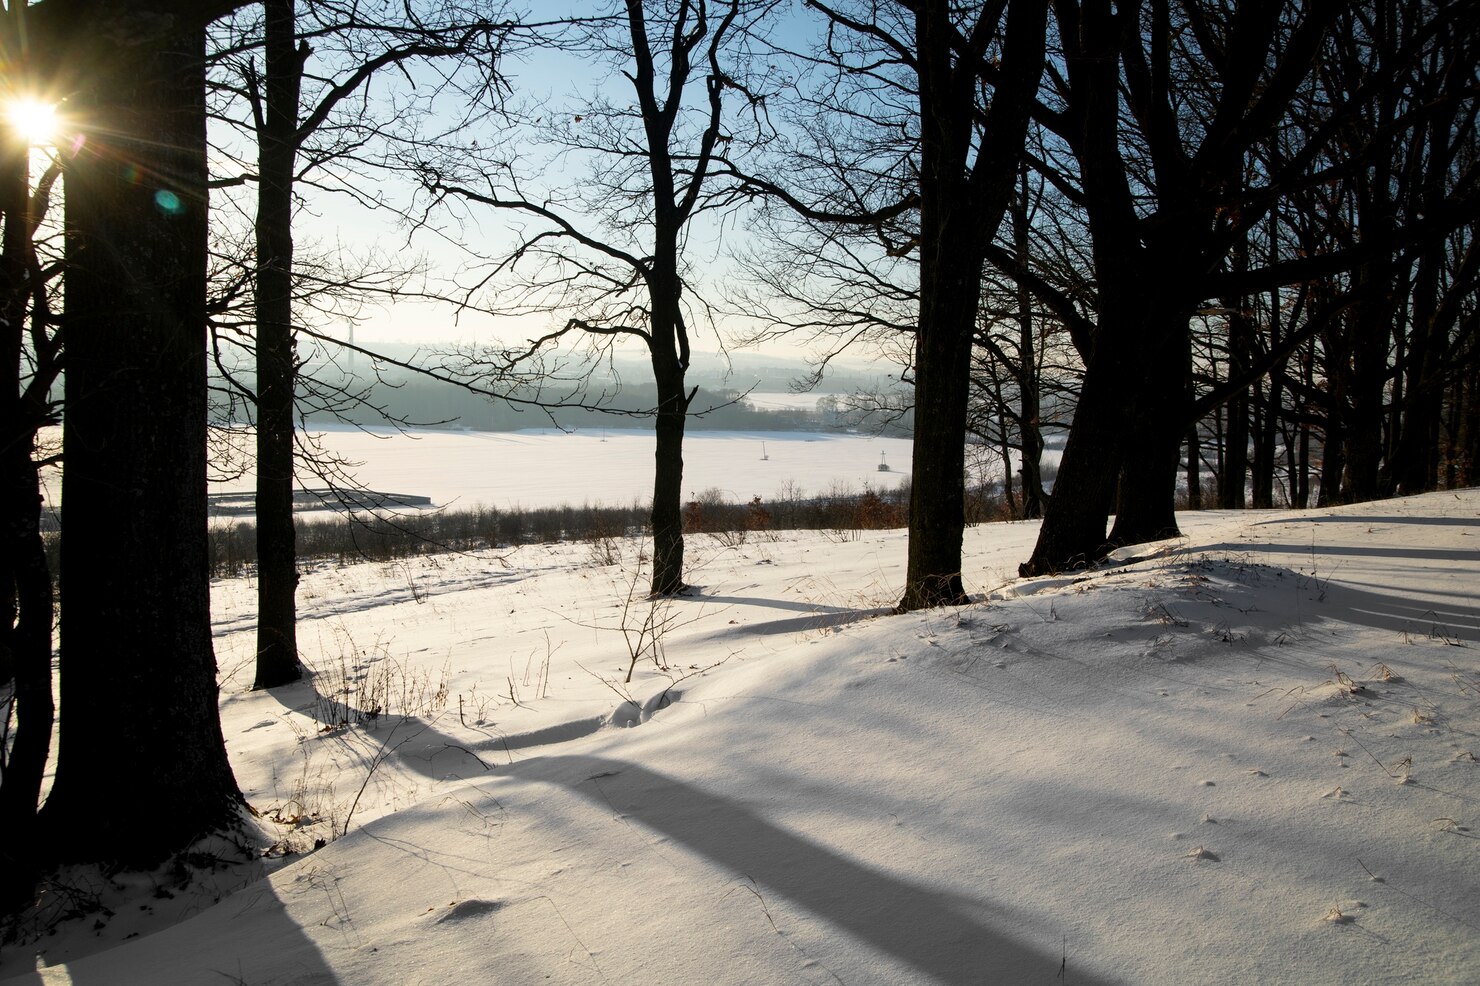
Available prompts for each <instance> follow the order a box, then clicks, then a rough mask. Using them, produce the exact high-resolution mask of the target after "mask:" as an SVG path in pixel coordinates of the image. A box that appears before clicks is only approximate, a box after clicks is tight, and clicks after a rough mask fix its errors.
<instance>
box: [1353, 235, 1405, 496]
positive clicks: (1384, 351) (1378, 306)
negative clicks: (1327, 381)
mask: <svg viewBox="0 0 1480 986" xmlns="http://www.w3.org/2000/svg"><path fill="white" fill-rule="evenodd" d="M1387 267H1388V264H1387V262H1386V261H1377V262H1375V263H1373V264H1370V265H1368V266H1367V267H1365V268H1364V269H1363V271H1362V273H1361V275H1360V285H1361V288H1359V290H1365V291H1366V292H1367V295H1368V297H1367V300H1365V301H1364V302H1362V303H1361V304H1360V305H1359V306H1358V308H1357V311H1356V312H1355V316H1354V318H1353V320H1352V322H1351V323H1350V324H1351V325H1352V332H1353V339H1352V345H1351V372H1350V375H1349V377H1348V380H1347V397H1348V400H1349V403H1348V404H1347V405H1346V406H1345V408H1344V409H1341V410H1342V411H1343V421H1342V435H1343V450H1342V451H1343V453H1344V455H1343V458H1344V460H1345V463H1344V464H1345V469H1344V472H1343V473H1342V480H1341V499H1342V501H1343V502H1347V503H1361V502H1364V501H1367V500H1375V499H1377V498H1378V497H1379V496H1380V495H1381V487H1380V485H1379V482H1378V479H1379V475H1380V470H1381V468H1382V462H1383V428H1382V425H1383V405H1384V403H1385V393H1384V388H1385V384H1386V382H1387V373H1388V347H1389V343H1390V342H1391V331H1390V328H1389V326H1390V325H1391V319H1392V315H1393V311H1392V304H1391V301H1390V299H1389V292H1388V286H1389V284H1390V283H1391V277H1390V276H1389V272H1388V270H1387Z"/></svg>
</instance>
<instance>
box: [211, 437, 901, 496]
mask: <svg viewBox="0 0 1480 986" xmlns="http://www.w3.org/2000/svg"><path fill="white" fill-rule="evenodd" d="M315 434H316V435H317V436H318V437H319V440H320V441H321V443H322V444H323V446H324V447H325V448H326V449H327V450H328V451H330V452H332V453H333V454H335V455H337V456H339V457H341V458H343V459H345V460H346V461H348V462H352V463H358V465H356V466H355V467H354V468H353V470H352V472H353V475H354V476H355V478H356V479H357V480H358V481H359V482H360V483H361V484H362V485H364V486H366V487H369V488H370V489H374V490H382V491H387V492H395V493H409V494H415V495H420V496H429V497H431V498H432V502H433V503H434V504H435V505H436V506H439V507H442V506H448V505H453V504H455V505H457V506H463V507H468V506H474V505H484V506H492V507H498V508H500V509H504V508H509V507H547V506H560V505H564V504H570V505H573V506H579V505H582V504H588V503H589V504H593V505H594V504H598V503H600V504H606V505H625V504H629V503H632V502H634V501H641V502H643V503H646V502H647V501H648V500H649V499H650V498H651V496H652V484H653V451H654V438H653V434H652V433H651V432H650V431H645V430H636V429H631V430H628V429H623V430H609V431H606V432H601V431H576V432H562V431H559V430H556V429H533V430H528V431H517V432H478V431H443V430H430V429H428V430H412V431H408V432H405V433H398V432H395V431H392V430H386V429H376V430H370V431H361V430H358V429H354V428H333V429H328V430H325V431H322V432H315ZM910 448H911V442H910V440H909V439H900V438H874V437H870V436H864V435H840V434H822V433H813V432H778V431H766V432H692V433H690V434H689V435H687V436H686V437H685V438H684V496H685V497H691V496H694V495H697V494H699V493H702V492H704V491H705V490H709V489H718V490H721V491H723V492H724V493H725V495H726V496H727V497H728V498H729V499H731V500H734V501H746V500H749V499H750V498H751V497H754V496H759V497H761V498H762V499H763V500H771V499H774V498H775V497H776V495H777V494H778V493H780V492H781V491H783V490H784V489H786V488H787V487H788V485H792V486H794V487H795V488H796V489H797V490H798V491H800V493H801V494H803V495H817V494H823V493H828V492H830V491H832V490H834V489H838V488H843V487H846V488H847V489H848V490H850V491H851V492H854V493H861V492H862V491H863V490H864V489H865V488H870V489H875V490H883V489H891V490H892V489H894V488H895V487H896V486H898V485H899V484H900V483H901V482H903V481H904V480H905V479H906V478H908V476H909V468H910ZM881 457H882V458H883V459H885V460H886V461H887V463H888V465H889V467H890V471H888V472H880V471H879V470H878V466H879V462H880V459H881ZM252 483H253V479H252V476H251V474H250V473H247V474H244V475H242V476H240V477H237V478H234V479H232V480H230V481H227V482H221V483H216V484H213V486H212V490H213V492H223V493H224V492H234V491H238V490H241V491H245V490H250V489H251V488H252ZM299 483H300V485H302V486H306V487H312V486H323V485H325V483H323V482H322V481H321V480H319V479H318V478H316V477H314V476H312V475H311V474H308V473H302V472H301V474H300V477H299Z"/></svg>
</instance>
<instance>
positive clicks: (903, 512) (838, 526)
mask: <svg viewBox="0 0 1480 986" xmlns="http://www.w3.org/2000/svg"><path fill="white" fill-rule="evenodd" d="M909 499H910V487H909V483H908V482H906V483H904V484H903V485H901V486H900V487H899V488H897V489H893V490H878V491H875V490H864V491H863V492H862V493H858V492H855V491H852V490H849V489H847V488H845V487H838V488H836V489H834V490H833V491H832V492H830V493H828V494H824V495H821V496H806V495H803V494H802V493H801V492H800V491H791V492H788V493H783V494H780V495H778V496H776V497H774V498H773V499H771V500H762V499H761V498H760V497H755V498H754V499H752V500H750V501H749V502H744V503H736V502H734V501H732V500H730V499H729V498H728V497H727V496H725V494H723V493H721V492H720V491H717V490H708V491H705V492H703V493H700V494H699V495H698V497H696V498H695V499H693V500H691V501H689V502H688V503H686V504H685V505H684V529H685V531H686V532H687V533H688V534H689V535H691V536H695V537H697V536H703V535H708V536H712V537H715V538H717V539H719V540H721V541H724V542H728V543H734V542H736V541H740V540H744V539H745V538H748V537H762V538H763V537H766V536H767V535H768V534H771V533H775V532H779V531H795V530H815V531H825V532H828V534H829V536H831V537H833V538H835V539H837V540H853V539H855V538H857V537H858V536H859V534H860V532H862V531H869V530H889V529H892V528H900V527H904V526H905V524H906V523H907V515H908V511H909ZM648 513H649V507H648V505H647V504H645V503H633V504H631V505H629V506H624V507H607V506H601V505H584V506H575V507H573V506H563V507H543V508H534V509H515V510H498V509H495V508H492V507H473V508H469V509H465V510H428V511H417V512H404V513H389V512H386V513H372V512H364V513H357V514H354V515H345V514H339V515H336V516H333V517H322V518H299V519H298V521H297V523H296V526H297V529H298V559H299V562H300V563H307V564H313V563H318V564H324V563H327V564H341V565H348V564H354V563H356V562H361V561H394V560H396V559H398V558H407V557H414V556H417V555H427V554H437V553H440V552H446V551H479V550H484V549H489V548H506V547H514V546H517V545H527V544H556V543H559V542H564V541H581V542H591V543H593V544H596V545H597V546H598V547H600V546H601V545H600V543H601V542H607V541H610V540H612V539H615V538H622V537H644V536H649V535H650V534H651V532H650V531H649V529H648ZM1010 518H1011V510H1010V509H1009V508H1008V505H1007V502H1006V500H1005V498H1004V497H1003V495H1002V489H1001V487H1000V486H986V487H979V488H977V489H975V490H973V491H971V493H970V494H969V495H968V497H967V522H968V523H969V524H979V523H987V522H991V521H997V520H1007V519H1010ZM43 537H44V539H45V541H46V546H47V553H48V555H49V557H50V560H51V564H52V573H53V576H54V577H55V575H56V574H57V573H59V572H60V571H61V568H60V564H61V559H60V557H59V552H58V548H59V545H60V533H59V532H58V531H56V530H51V531H48V532H46V533H45V534H44V535H43ZM609 553H610V552H608V554H609ZM210 559H211V577H212V578H237V577H241V576H244V575H250V574H252V573H254V572H255V571H256V567H257V531H256V528H255V526H254V525H253V524H252V523H250V522H241V523H223V524H217V525H213V526H212V528H211V531H210Z"/></svg>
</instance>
